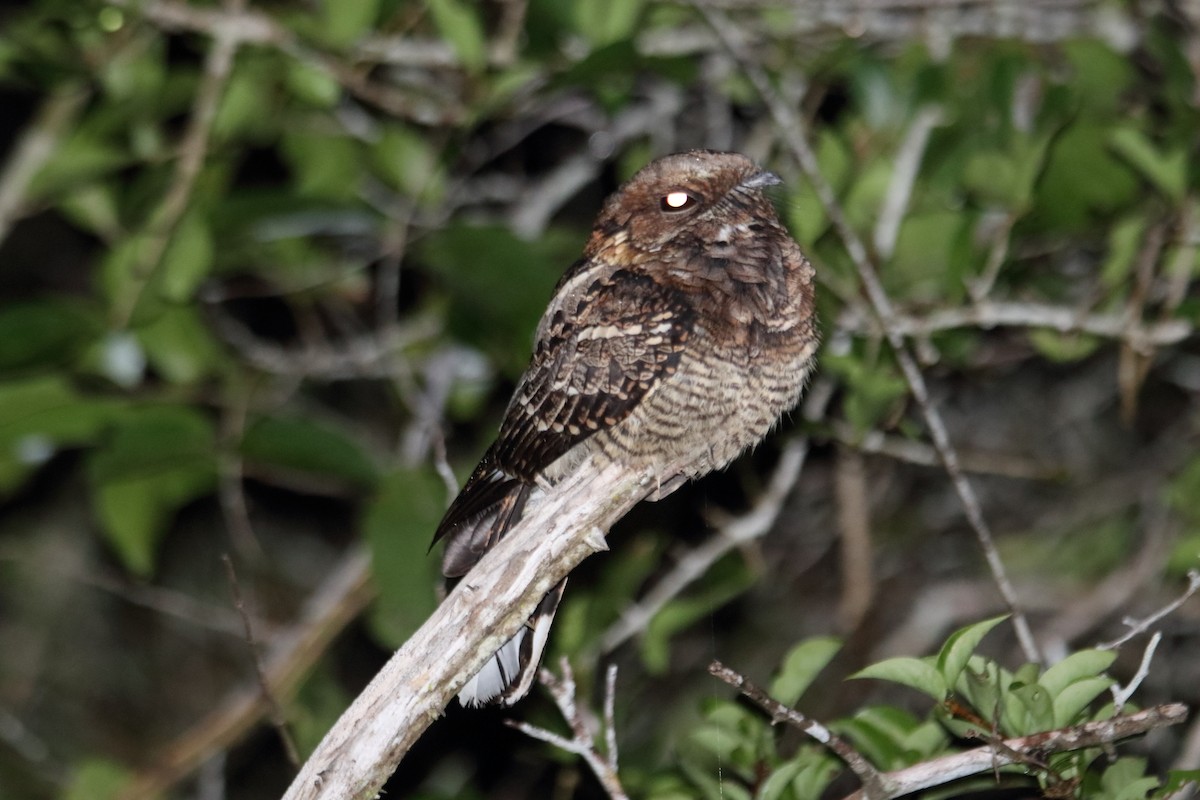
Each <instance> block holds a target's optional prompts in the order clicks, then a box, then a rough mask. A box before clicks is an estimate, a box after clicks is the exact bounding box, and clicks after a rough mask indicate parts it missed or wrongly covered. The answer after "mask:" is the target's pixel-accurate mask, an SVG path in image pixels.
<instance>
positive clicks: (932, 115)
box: [875, 106, 942, 260]
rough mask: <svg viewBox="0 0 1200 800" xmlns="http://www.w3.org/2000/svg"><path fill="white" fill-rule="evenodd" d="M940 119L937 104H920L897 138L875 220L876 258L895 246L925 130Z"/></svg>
mask: <svg viewBox="0 0 1200 800" xmlns="http://www.w3.org/2000/svg"><path fill="white" fill-rule="evenodd" d="M941 121H942V110H941V109H940V108H939V107H937V106H924V107H922V108H921V109H920V110H919V111H917V114H916V116H915V117H914V118H913V121H912V124H910V125H909V126H908V131H907V132H905V134H904V139H903V141H901V142H900V147H899V148H897V150H896V158H895V161H894V162H893V164H892V179H891V180H890V181H889V182H888V188H887V192H886V193H885V194H884V196H883V205H882V206H881V207H880V209H879V218H878V219H877V220H876V221H875V250H876V252H878V253H879V256H880V258H883V259H885V260H886V259H888V258H891V257H892V252H893V251H894V250H895V249H896V237H897V236H899V234H900V223H901V222H903V221H904V212H905V211H907V210H908V201H909V199H910V198H911V197H912V190H913V186H914V185H915V184H916V181H917V172H918V171H919V170H920V169H921V159H922V158H924V157H925V148H926V146H928V144H929V134H930V133H932V132H933V129H934V128H935V127H937V126H938V125H939V124H940V123H941Z"/></svg>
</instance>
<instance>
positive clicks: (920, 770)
mask: <svg viewBox="0 0 1200 800" xmlns="http://www.w3.org/2000/svg"><path fill="white" fill-rule="evenodd" d="M1187 716H1188V710H1187V706H1185V705H1183V704H1181V703H1171V704H1167V705H1161V706H1155V707H1154V708H1148V709H1146V710H1145V711H1139V712H1137V713H1136V714H1128V715H1126V716H1119V717H1113V718H1112V719H1106V720H1100V721H1099V722H1086V723H1084V724H1082V725H1074V726H1072V727H1069V728H1059V729H1058V730H1053V731H1046V732H1045V733H1035V734H1031V735H1029V736H1021V737H1018V738H1015V739H1005V740H1004V741H1002V742H997V743H995V744H988V745H985V746H983V747H977V748H975V749H974V750H968V751H966V752H965V753H955V754H953V755H948V756H942V757H941V758H934V759H931V760H929V761H923V762H921V763H920V764H916V765H914V766H911V767H907V768H905V769H900V770H896V771H894V772H886V773H884V774H883V775H882V776H881V778H882V780H883V781H885V782H886V783H887V785H888V787H889V792H888V793H887V794H884V795H874V794H871V793H870V792H869V791H867V790H866V789H865V788H864V789H862V790H860V791H857V792H855V793H854V794H851V795H848V796H847V797H846V798H845V800H890V798H893V797H900V796H902V795H906V794H910V793H912V792H916V791H919V790H921V789H928V788H930V787H932V786H943V785H945V784H947V783H950V782H951V781H956V780H958V779H959V778H966V777H969V776H971V775H982V774H984V773H987V772H991V771H993V770H995V769H998V768H1000V767H1006V766H1009V765H1011V764H1016V763H1024V762H1025V761H1026V759H1028V758H1029V757H1037V756H1044V755H1045V754H1046V753H1062V752H1067V751H1070V750H1082V749H1083V748H1086V747H1096V746H1097V745H1101V744H1108V743H1111V742H1116V741H1120V740H1121V739H1127V738H1129V737H1130V736H1137V735H1138V734H1142V733H1146V732H1147V731H1151V730H1154V729H1156V728H1164V727H1167V726H1169V725H1178V724H1179V723H1181V722H1183V721H1184V720H1186V719H1187Z"/></svg>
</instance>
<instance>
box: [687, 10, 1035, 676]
mask: <svg viewBox="0 0 1200 800" xmlns="http://www.w3.org/2000/svg"><path fill="white" fill-rule="evenodd" d="M695 8H696V9H697V10H698V11H699V12H700V14H701V15H702V16H703V17H704V19H705V20H706V21H707V22H708V24H709V27H711V28H712V29H713V31H714V32H715V33H716V35H717V36H718V38H720V39H721V41H722V42H723V44H724V46H725V47H726V49H727V50H728V51H729V52H730V54H731V55H732V56H733V57H734V58H735V59H736V60H737V61H738V63H739V65H740V67H741V70H742V72H743V73H744V74H745V75H746V78H747V79H748V80H749V81H750V83H751V84H752V85H753V86H754V88H755V91H756V92H758V94H759V96H760V97H761V98H762V99H763V102H764V103H765V104H766V106H767V109H768V112H769V113H770V115H771V117H772V118H773V119H774V120H775V123H776V125H777V127H778V130H779V131H780V133H781V134H782V135H783V136H784V138H785V141H786V143H787V145H788V147H789V149H790V150H791V151H792V155H793V156H794V157H795V159H796V161H797V163H799V165H800V168H801V170H803V172H804V174H805V177H806V178H807V179H808V182H809V184H810V185H811V186H812V188H813V190H814V192H815V193H816V195H817V198H818V200H819V201H820V203H821V206H822V207H823V208H824V209H825V213H826V215H827V216H828V217H829V220H830V222H831V223H832V224H833V227H834V229H835V230H836V231H837V233H838V236H839V238H841V240H842V243H843V245H844V246H845V248H846V252H847V254H848V255H849V256H850V260H851V261H852V262H853V263H854V265H855V268H856V270H857V272H858V276H859V281H860V282H861V283H862V286H863V288H864V289H865V290H866V294H867V297H868V299H869V300H870V302H871V307H872V310H873V312H874V314H875V316H876V317H877V318H878V320H879V324H880V325H881V326H882V328H883V331H884V333H885V335H886V337H887V340H888V343H889V344H890V345H891V347H892V351H893V352H894V353H895V356H896V362H897V364H898V365H899V366H900V371H901V372H902V373H903V375H904V379H905V381H907V382H908V386H909V390H910V391H911V393H912V397H913V399H914V400H915V401H916V403H917V406H918V407H919V408H920V410H921V414H922V416H923V417H924V418H925V424H926V426H927V427H928V428H929V434H930V438H931V439H932V440H933V445H934V447H935V448H937V451H938V455H939V456H940V458H941V460H942V465H943V466H944V468H945V470H946V474H947V475H948V476H949V477H950V482H951V485H952V486H953V487H954V490H955V493H956V494H957V495H958V497H959V501H960V502H961V503H962V506H963V509H964V511H965V512H966V516H967V521H968V522H969V523H970V525H971V528H972V530H974V531H975V536H976V538H977V539H978V540H979V544H980V548H981V549H982V550H983V554H984V558H985V559H986V561H987V564H988V568H989V569H990V570H991V572H992V578H993V580H994V581H995V583H996V587H997V588H998V589H999V591H1000V595H1001V596H1002V597H1003V598H1004V602H1005V604H1006V605H1007V606H1008V608H1009V611H1010V613H1011V615H1012V622H1013V628H1014V629H1015V631H1016V634H1017V639H1018V641H1019V642H1020V644H1021V649H1022V650H1023V651H1024V653H1025V658H1026V660H1028V661H1031V662H1034V663H1040V662H1041V660H1042V659H1041V654H1040V653H1039V651H1038V646H1037V642H1036V640H1035V639H1034V638H1033V631H1032V630H1031V629H1030V627H1029V620H1028V619H1026V617H1025V614H1024V612H1023V611H1022V610H1021V607H1020V603H1019V601H1018V600H1017V594H1016V591H1015V590H1014V589H1013V587H1012V583H1011V582H1010V581H1009V579H1008V575H1007V574H1006V572H1005V569H1004V563H1003V562H1002V561H1001V560H1000V554H999V552H998V551H997V550H996V545H995V542H994V541H993V539H992V533H991V529H990V527H989V525H988V523H987V520H986V519H985V518H984V516H983V510H982V508H981V507H980V505H979V498H978V497H977V496H976V494H975V490H974V488H973V486H972V484H971V482H970V481H969V480H968V479H967V477H966V475H965V474H964V473H963V471H962V468H961V466H960V465H959V462H958V453H957V451H956V450H955V449H954V446H953V444H952V443H951V441H950V435H949V433H948V432H947V431H946V424H945V422H944V420H943V419H942V416H941V414H940V413H939V412H938V411H937V409H936V408H934V406H933V401H932V399H931V398H930V396H929V388H928V386H927V385H926V384H925V377H924V375H923V374H922V373H921V370H920V368H919V367H918V366H917V362H916V360H915V359H914V358H913V357H912V355H911V354H910V353H909V352H908V348H907V346H906V343H905V340H904V335H903V334H902V333H900V331H899V330H897V329H896V327H895V324H894V319H895V317H896V313H895V311H894V310H893V308H892V302H891V300H890V299H889V298H888V296H887V293H886V292H885V291H884V289H883V284H882V283H881V282H880V280H879V273H878V270H877V269H876V267H875V264H874V263H873V262H872V261H871V258H870V257H869V256H868V255H867V249H866V247H865V246H864V245H863V242H862V240H861V239H860V238H859V236H858V234H857V233H856V232H855V230H854V228H853V227H852V226H851V225H850V223H849V221H848V220H847V219H846V215H845V213H844V212H843V211H842V207H841V204H840V203H839V202H838V199H837V195H836V194H835V193H834V190H833V187H832V186H831V185H830V184H829V182H828V181H827V180H825V177H824V175H823V174H822V173H821V168H820V164H819V162H818V160H817V155H816V153H815V152H814V151H813V149H812V147H811V146H810V145H809V143H808V125H807V124H806V123H805V121H804V120H803V119H802V118H801V117H800V115H799V114H797V113H796V112H795V109H794V108H793V107H792V106H791V105H789V104H788V103H786V102H784V100H783V99H782V98H781V97H780V95H779V93H778V92H777V91H776V90H775V88H774V86H772V84H771V82H770V80H769V79H768V78H767V75H766V73H765V72H764V71H763V70H762V69H761V68H760V67H759V66H758V65H757V64H756V62H755V61H754V60H753V59H752V58H749V57H748V56H747V55H746V53H745V51H744V49H743V48H742V47H741V45H740V42H739V41H738V39H737V38H735V36H734V34H733V33H732V31H734V30H736V26H734V25H733V24H732V23H731V22H730V21H729V19H728V18H727V17H726V16H725V15H724V14H722V13H721V12H719V11H717V10H715V9H713V8H711V7H709V6H707V5H705V4H704V3H703V2H702V1H701V2H697V3H696V4H695Z"/></svg>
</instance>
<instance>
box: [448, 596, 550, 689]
mask: <svg viewBox="0 0 1200 800" xmlns="http://www.w3.org/2000/svg"><path fill="white" fill-rule="evenodd" d="M566 586H567V579H566V578H563V579H562V580H561V581H560V582H559V583H558V585H557V586H555V587H554V588H553V589H551V590H550V592H549V593H547V595H546V596H545V597H543V598H542V601H541V602H540V603H538V607H537V609H535V610H534V612H533V615H532V616H531V617H530V618H529V621H528V622H527V623H525V625H524V626H522V627H521V629H520V630H519V631H517V632H516V634H514V635H513V637H512V638H511V639H509V640H508V641H507V642H505V643H504V644H502V645H501V646H500V649H499V650H497V651H496V652H495V653H494V654H493V655H492V657H491V658H490V659H488V661H487V663H486V664H484V665H483V667H482V668H481V669H480V670H479V672H477V673H476V674H475V675H474V677H472V678H471V679H470V680H469V681H467V683H466V684H465V685H464V686H463V688H462V690H461V691H459V693H458V702H459V703H461V704H462V705H464V706H467V707H468V708H474V707H476V706H482V705H487V704H488V703H493V702H496V703H499V704H500V705H503V706H511V705H513V704H514V703H516V702H517V701H518V700H520V699H521V698H522V697H524V696H525V695H526V694H528V693H529V689H530V687H532V686H533V680H534V678H536V677H537V671H538V666H539V665H540V664H541V663H542V653H543V652H544V651H545V649H546V640H547V638H548V637H549V635H550V625H551V623H553V622H554V613H555V612H556V611H557V610H558V604H559V601H560V600H562V595H563V590H564V589H565V588H566Z"/></svg>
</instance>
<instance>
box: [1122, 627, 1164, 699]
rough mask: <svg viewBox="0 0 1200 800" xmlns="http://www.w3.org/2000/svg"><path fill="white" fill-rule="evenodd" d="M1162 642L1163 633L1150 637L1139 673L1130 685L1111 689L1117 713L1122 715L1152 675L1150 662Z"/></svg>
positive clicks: (1157, 632)
mask: <svg viewBox="0 0 1200 800" xmlns="http://www.w3.org/2000/svg"><path fill="white" fill-rule="evenodd" d="M1160 641H1162V631H1155V632H1154V635H1153V636H1151V637H1150V641H1149V642H1148V643H1147V644H1146V649H1145V650H1144V651H1143V652H1142V663H1141V664H1139V665H1138V669H1137V672H1135V673H1134V674H1133V677H1132V678H1130V679H1129V683H1127V684H1125V685H1124V686H1121V685H1120V684H1119V683H1115V684H1113V685H1112V686H1111V687H1110V691H1112V696H1113V708H1115V709H1116V713H1118V714H1120V713H1121V711H1122V710H1123V709H1124V708H1125V704H1126V703H1128V702H1129V698H1131V697H1133V693H1134V692H1136V691H1137V689H1138V687H1139V686H1141V685H1142V681H1144V680H1146V676H1147V675H1149V674H1150V662H1151V661H1153V660H1154V651H1155V649H1157V648H1158V643H1159V642H1160Z"/></svg>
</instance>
